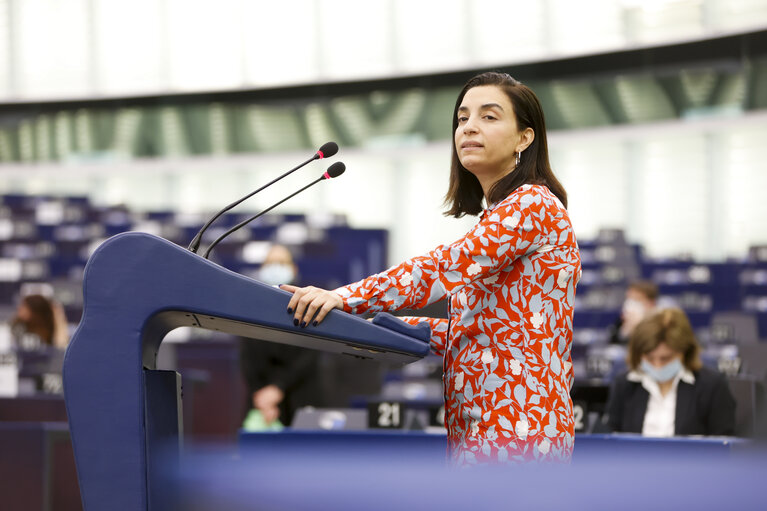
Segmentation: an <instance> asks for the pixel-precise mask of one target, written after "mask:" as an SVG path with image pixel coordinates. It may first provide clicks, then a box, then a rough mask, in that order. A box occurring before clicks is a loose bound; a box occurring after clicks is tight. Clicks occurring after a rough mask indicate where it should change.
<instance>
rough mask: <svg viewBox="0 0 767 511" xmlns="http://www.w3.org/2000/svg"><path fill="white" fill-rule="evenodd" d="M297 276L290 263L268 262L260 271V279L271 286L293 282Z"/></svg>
mask: <svg viewBox="0 0 767 511" xmlns="http://www.w3.org/2000/svg"><path fill="white" fill-rule="evenodd" d="M295 278H296V272H295V270H294V269H293V267H292V266H290V265H288V264H279V263H267V264H265V265H263V266H262V267H261V269H260V270H259V271H258V280H260V281H261V282H263V283H265V284H269V285H271V286H278V285H280V284H291V283H292V282H293V279H295Z"/></svg>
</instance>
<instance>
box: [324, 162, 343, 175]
mask: <svg viewBox="0 0 767 511" xmlns="http://www.w3.org/2000/svg"><path fill="white" fill-rule="evenodd" d="M344 170H346V165H344V164H343V162H340V161H337V162H335V163H334V164H333V165H331V166H330V167H328V170H326V171H325V174H324V177H325V179H330V178H333V177H338V176H340V175H341V174H343V173H344Z"/></svg>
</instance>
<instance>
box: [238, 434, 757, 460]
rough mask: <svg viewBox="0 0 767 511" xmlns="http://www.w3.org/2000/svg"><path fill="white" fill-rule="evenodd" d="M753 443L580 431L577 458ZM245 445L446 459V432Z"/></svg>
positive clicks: (264, 451)
mask: <svg viewBox="0 0 767 511" xmlns="http://www.w3.org/2000/svg"><path fill="white" fill-rule="evenodd" d="M750 444H751V442H750V441H749V440H746V439H741V438H732V437H673V438H651V437H643V436H641V435H635V434H604V435H575V450H574V452H573V462H574V463H576V462H579V461H580V460H583V459H587V458H590V457H601V456H622V457H623V456H626V457H637V456H643V457H653V456H673V457H680V458H684V459H691V458H706V459H725V458H727V457H729V455H730V453H731V451H732V450H733V448H736V449H745V448H747V447H748V446H749V445H750ZM239 445H240V448H241V450H242V454H243V455H244V456H250V455H254V456H267V457H270V456H277V455H283V456H284V455H287V456H290V455H302V454H308V453H312V454H313V455H315V456H317V455H320V456H321V455H328V456H331V457H332V456H334V453H338V452H341V451H344V450H349V451H354V452H355V453H360V454H362V453H365V454H366V455H371V456H379V457H380V456H384V457H389V456H403V455H404V456H406V457H407V458H413V457H423V458H424V459H426V460H431V461H434V460H445V453H446V449H447V439H446V436H445V434H444V433H441V434H440V433H426V432H423V431H403V430H374V429H369V430H364V431H333V430H327V431H324V430H317V431H305V430H302V431H295V430H290V429H286V430H284V431H282V432H279V433H274V432H264V433H247V432H241V433H240V436H239Z"/></svg>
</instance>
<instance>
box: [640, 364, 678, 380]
mask: <svg viewBox="0 0 767 511" xmlns="http://www.w3.org/2000/svg"><path fill="white" fill-rule="evenodd" d="M641 368H642V371H643V372H644V373H645V374H646V375H647V376H649V377H650V378H652V379H653V380H655V381H657V382H658V383H663V382H666V381H669V380H672V379H673V378H674V377H675V376H676V375H677V374H679V371H681V370H682V362H680V361H679V359H678V358H677V359H674V360H672V361H671V362H669V363H668V364H666V365H664V366H662V367H655V366H654V365H652V364H650V363H649V362H648V361H647V360H642V363H641Z"/></svg>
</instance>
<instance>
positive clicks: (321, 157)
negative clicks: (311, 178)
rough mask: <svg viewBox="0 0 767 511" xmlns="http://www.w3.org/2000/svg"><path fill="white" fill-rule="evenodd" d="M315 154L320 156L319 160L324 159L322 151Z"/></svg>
mask: <svg viewBox="0 0 767 511" xmlns="http://www.w3.org/2000/svg"><path fill="white" fill-rule="evenodd" d="M317 154H319V155H320V160H321V159H323V158H324V157H325V155H324V154H322V151H317Z"/></svg>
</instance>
